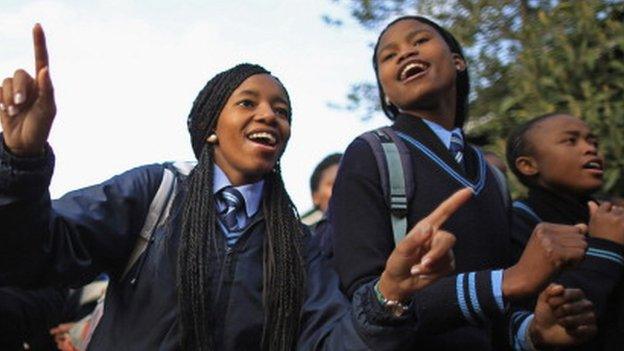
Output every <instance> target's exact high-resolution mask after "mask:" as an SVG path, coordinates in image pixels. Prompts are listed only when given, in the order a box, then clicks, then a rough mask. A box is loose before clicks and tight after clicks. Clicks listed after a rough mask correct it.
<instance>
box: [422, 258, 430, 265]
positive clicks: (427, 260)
mask: <svg viewBox="0 0 624 351" xmlns="http://www.w3.org/2000/svg"><path fill="white" fill-rule="evenodd" d="M430 263H431V259H430V258H429V257H425V258H424V259H423V260H422V265H423V266H428V265H429V264H430Z"/></svg>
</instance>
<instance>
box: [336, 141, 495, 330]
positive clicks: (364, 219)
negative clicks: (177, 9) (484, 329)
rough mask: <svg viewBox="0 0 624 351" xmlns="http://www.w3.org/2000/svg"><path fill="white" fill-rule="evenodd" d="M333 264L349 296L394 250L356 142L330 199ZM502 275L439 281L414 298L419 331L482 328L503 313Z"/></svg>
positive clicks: (363, 149)
mask: <svg viewBox="0 0 624 351" xmlns="http://www.w3.org/2000/svg"><path fill="white" fill-rule="evenodd" d="M329 220H330V223H331V226H332V233H333V235H334V264H335V266H336V270H337V272H338V275H339V277H340V281H341V286H342V289H343V290H344V291H345V292H346V293H347V295H348V296H350V297H352V296H353V295H354V294H355V292H356V291H357V290H358V289H359V288H360V287H362V286H364V285H365V284H367V283H369V282H371V281H373V280H375V279H377V278H378V277H379V276H380V275H381V273H382V272H383V270H384V267H385V263H386V260H387V259H388V256H389V255H390V253H391V252H392V250H393V249H394V240H393V235H392V226H391V223H390V215H389V209H388V207H387V205H386V202H385V201H384V199H383V195H382V190H381V183H380V180H379V171H378V170H377V165H376V161H375V158H374V155H373V153H372V150H371V148H370V147H369V146H368V144H366V142H365V141H362V140H359V139H356V140H355V141H354V142H352V143H351V145H349V147H348V148H347V150H346V151H345V154H344V156H343V158H342V162H341V165H340V169H339V171H338V176H337V178H336V182H335V184H334V189H333V193H332V198H331V200H330V209H329ZM501 280H502V273H501V271H490V270H485V271H481V272H467V273H461V274H458V275H453V276H450V277H446V278H443V279H441V280H440V281H439V282H436V283H435V284H433V285H432V286H430V287H428V288H426V289H424V290H423V291H421V292H419V293H417V294H416V295H415V296H414V299H413V300H414V305H415V306H414V308H415V311H416V313H417V316H418V320H419V325H420V328H421V329H422V330H428V331H431V332H440V331H444V330H449V329H452V328H454V327H455V326H461V325H467V324H474V325H481V324H482V323H488V322H489V321H491V320H493V319H497V318H499V317H501V316H502V314H503V313H504V303H503V301H502V296H500V291H501V290H500V282H501Z"/></svg>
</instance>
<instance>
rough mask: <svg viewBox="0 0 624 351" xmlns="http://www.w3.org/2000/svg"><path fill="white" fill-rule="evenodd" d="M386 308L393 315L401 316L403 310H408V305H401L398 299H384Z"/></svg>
mask: <svg viewBox="0 0 624 351" xmlns="http://www.w3.org/2000/svg"><path fill="white" fill-rule="evenodd" d="M385 306H386V308H387V309H388V311H389V312H390V313H392V315H393V316H395V317H401V316H402V315H403V314H404V313H405V311H407V310H408V307H407V306H405V305H403V304H402V303H400V302H398V301H392V300H386V303H385Z"/></svg>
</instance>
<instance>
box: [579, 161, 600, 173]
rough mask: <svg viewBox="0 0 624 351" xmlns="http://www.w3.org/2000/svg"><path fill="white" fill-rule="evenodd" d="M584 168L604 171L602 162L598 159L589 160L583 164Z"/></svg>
mask: <svg viewBox="0 0 624 351" xmlns="http://www.w3.org/2000/svg"><path fill="white" fill-rule="evenodd" d="M583 169H591V170H596V171H602V170H603V167H602V162H600V161H597V160H592V161H589V162H587V163H585V164H584V165H583Z"/></svg>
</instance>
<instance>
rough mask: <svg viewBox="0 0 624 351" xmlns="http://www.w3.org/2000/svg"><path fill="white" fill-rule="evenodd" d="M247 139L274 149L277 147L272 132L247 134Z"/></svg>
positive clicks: (275, 138)
mask: <svg viewBox="0 0 624 351" xmlns="http://www.w3.org/2000/svg"><path fill="white" fill-rule="evenodd" d="M247 138H248V139H249V140H251V141H253V142H254V143H258V144H262V145H264V146H271V147H274V146H275V145H277V136H276V135H275V134H274V133H272V132H252V133H249V134H247Z"/></svg>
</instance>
